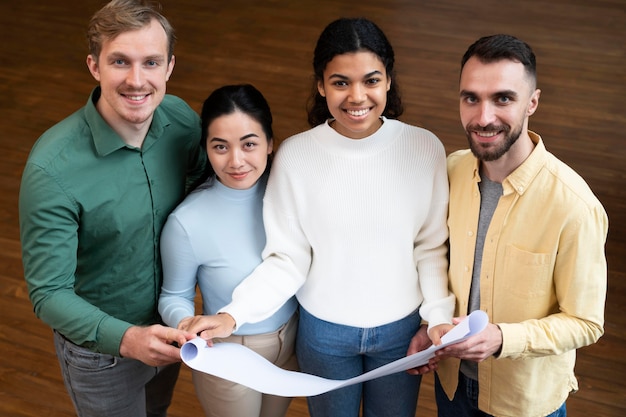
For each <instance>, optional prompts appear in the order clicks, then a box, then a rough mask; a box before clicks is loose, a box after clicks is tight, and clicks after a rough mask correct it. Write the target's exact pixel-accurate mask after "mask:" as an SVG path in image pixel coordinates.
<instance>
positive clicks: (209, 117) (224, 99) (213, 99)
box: [200, 84, 274, 183]
mask: <svg viewBox="0 0 626 417" xmlns="http://www.w3.org/2000/svg"><path fill="white" fill-rule="evenodd" d="M236 111H240V112H242V113H244V114H246V115H248V116H250V117H251V118H253V119H254V120H256V121H257V122H258V123H259V124H260V125H261V129H263V133H265V136H266V138H267V140H268V141H270V140H272V139H273V138H274V131H273V129H272V122H273V120H272V111H271V109H270V105H269V104H268V102H267V100H266V99H265V97H264V96H263V94H261V92H260V91H259V90H257V89H256V88H255V87H254V86H253V85H251V84H234V85H225V86H222V87H219V88H217V89H216V90H214V91H213V92H212V93H211V94H210V95H209V97H207V99H206V100H205V101H204V104H203V105H202V111H201V112H200V120H201V122H202V136H201V138H200V146H201V147H202V149H203V150H204V151H205V152H206V150H207V143H206V142H207V139H208V133H209V132H208V130H209V125H210V124H211V123H212V122H213V121H214V120H215V119H217V118H218V117H221V116H226V115H229V114H232V113H234V112H236ZM270 159H271V158H270ZM269 165H270V164H269V163H268V168H269ZM214 175H215V171H214V170H213V167H212V166H211V164H210V163H207V167H206V170H205V173H204V175H203V177H202V179H201V182H200V183H202V182H203V181H204V180H206V179H207V178H209V177H212V176H214Z"/></svg>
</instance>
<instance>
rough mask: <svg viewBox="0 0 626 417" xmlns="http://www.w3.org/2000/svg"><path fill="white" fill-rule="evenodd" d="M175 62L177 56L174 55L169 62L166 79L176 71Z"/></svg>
mask: <svg viewBox="0 0 626 417" xmlns="http://www.w3.org/2000/svg"><path fill="white" fill-rule="evenodd" d="M174 64H176V57H175V56H174V55H172V59H170V62H169V63H168V64H167V73H166V74H165V81H169V80H170V76H171V75H172V72H173V71H174Z"/></svg>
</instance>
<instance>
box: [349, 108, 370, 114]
mask: <svg viewBox="0 0 626 417" xmlns="http://www.w3.org/2000/svg"><path fill="white" fill-rule="evenodd" d="M346 111H347V112H348V114H349V115H351V116H363V115H364V114H367V113H368V112H369V111H370V110H369V109H363V110H346Z"/></svg>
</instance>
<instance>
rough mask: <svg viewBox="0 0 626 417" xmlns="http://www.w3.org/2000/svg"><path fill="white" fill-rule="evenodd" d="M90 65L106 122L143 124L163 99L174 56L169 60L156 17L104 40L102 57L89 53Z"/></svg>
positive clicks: (163, 36) (99, 105) (100, 110)
mask: <svg viewBox="0 0 626 417" xmlns="http://www.w3.org/2000/svg"><path fill="white" fill-rule="evenodd" d="M87 66H88V67H89V70H90V72H91V74H92V75H93V77H94V78H95V79H96V80H97V81H99V83H100V87H101V90H102V95H101V97H100V99H99V100H98V103H97V108H98V111H99V112H100V114H101V115H102V117H103V118H104V119H105V120H106V121H107V123H109V125H111V126H119V125H120V124H123V125H135V126H136V125H140V126H143V125H145V124H149V123H150V122H151V121H152V115H153V113H154V110H155V109H156V108H157V106H158V105H159V104H160V103H161V101H162V100H163V97H164V95H165V85H166V83H167V80H168V79H169V77H170V75H171V73H172V70H173V69H174V57H172V59H171V61H169V62H168V40H167V35H166V34H165V30H164V29H163V27H162V26H161V25H160V24H159V23H158V22H157V21H156V20H154V19H153V20H152V21H151V22H150V24H149V25H146V26H144V27H143V28H141V29H139V30H131V31H127V32H123V33H121V34H120V35H118V36H116V37H115V38H113V39H109V40H106V41H104V42H103V45H102V51H101V52H100V56H99V57H97V59H96V58H95V57H93V56H92V55H89V56H88V57H87Z"/></svg>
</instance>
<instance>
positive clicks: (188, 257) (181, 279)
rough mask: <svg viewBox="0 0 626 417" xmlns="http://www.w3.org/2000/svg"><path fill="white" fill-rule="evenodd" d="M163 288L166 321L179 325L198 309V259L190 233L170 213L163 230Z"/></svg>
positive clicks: (161, 303) (161, 298)
mask: <svg viewBox="0 0 626 417" xmlns="http://www.w3.org/2000/svg"><path fill="white" fill-rule="evenodd" d="M161 261H162V263H163V287H162V289H161V295H160V296H159V313H160V314H161V318H162V319H163V321H164V322H165V323H166V324H167V325H168V326H171V327H177V326H178V323H179V322H180V321H181V320H182V319H183V318H185V317H189V316H193V315H194V311H195V304H194V298H195V295H196V281H197V278H196V276H197V275H196V274H197V270H198V262H197V260H196V256H195V252H194V250H193V247H192V245H191V243H190V241H189V236H188V235H187V232H186V231H185V229H184V227H183V226H182V225H181V224H180V222H179V221H178V219H177V218H176V216H175V215H170V216H169V218H168V220H167V222H166V223H165V226H164V227H163V232H162V233H161Z"/></svg>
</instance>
